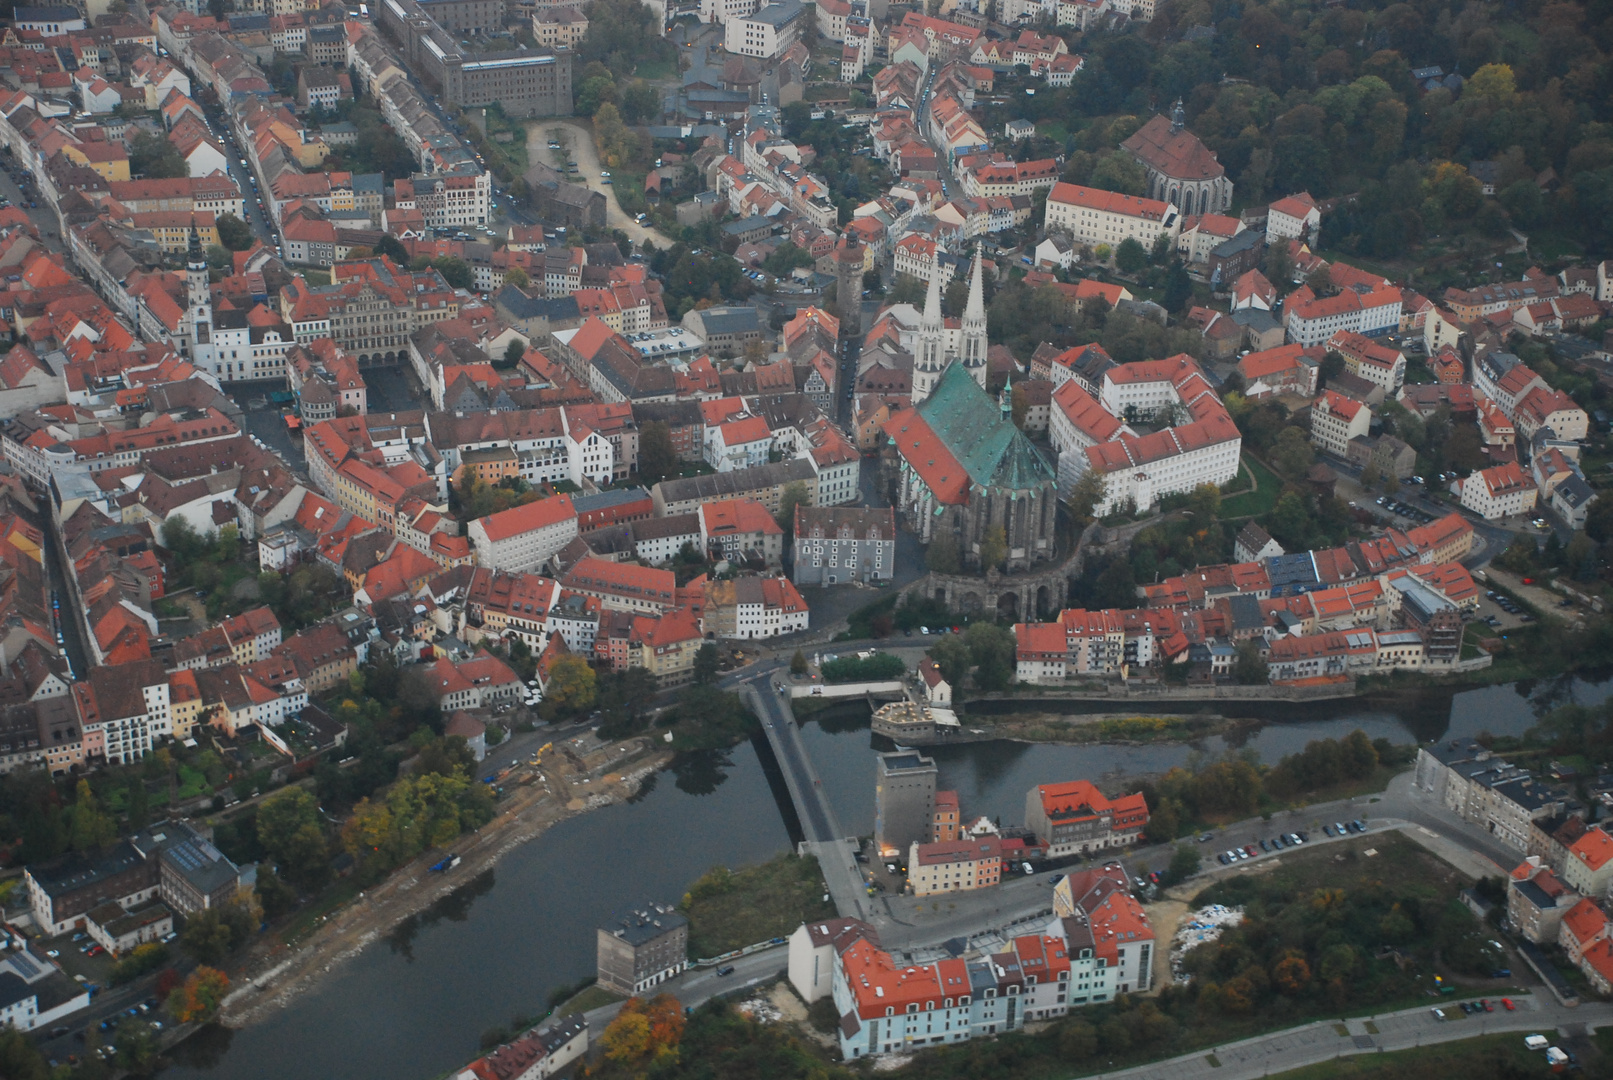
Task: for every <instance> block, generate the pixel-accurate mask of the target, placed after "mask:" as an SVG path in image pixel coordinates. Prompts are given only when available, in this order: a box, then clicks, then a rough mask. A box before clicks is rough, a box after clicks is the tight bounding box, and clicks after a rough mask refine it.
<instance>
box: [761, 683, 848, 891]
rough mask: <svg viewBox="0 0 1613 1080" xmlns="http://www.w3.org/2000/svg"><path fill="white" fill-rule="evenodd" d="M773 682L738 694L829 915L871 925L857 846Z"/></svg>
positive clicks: (792, 715)
mask: <svg viewBox="0 0 1613 1080" xmlns="http://www.w3.org/2000/svg"><path fill="white" fill-rule="evenodd" d="M773 680H774V676H773V675H771V674H763V675H758V676H756V677H754V678H751V679H748V680H746V681H745V682H744V683H742V684H741V686H742V691H741V692H742V693H743V694H744V695H745V696H746V697H748V698H749V699H750V703H751V705H752V707H753V708H754V709H755V710H756V715H757V716H758V717H760V718H761V721H762V730H763V731H764V732H766V733H767V741H768V744H769V745H771V746H772V748H773V756H774V757H775V758H777V759H778V764H779V771H780V772H781V773H783V774H784V783H785V786H786V787H787V788H788V789H789V792H790V801H791V802H793V803H794V804H795V813H796V816H797V817H798V818H800V820H801V832H802V836H803V839H804V840H805V846H806V848H807V849H808V850H810V851H811V852H812V853H813V854H814V855H816V856H817V857H818V865H819V867H820V868H821V869H822V870H823V880H824V881H825V883H827V885H828V886H829V895H830V896H832V897H833V898H834V903H835V909H836V910H837V911H839V912H840V914H842V915H851V916H855V917H857V918H859V919H870V920H871V919H872V917H873V913H874V902H873V900H872V899H871V898H870V897H869V895H868V886H867V882H866V880H865V879H864V877H863V873H862V871H861V870H860V869H858V867H857V859H856V852H857V840H856V838H855V837H848V836H847V835H846V833H845V831H844V830H842V829H841V827H840V822H839V821H838V820H836V818H835V813H834V808H833V807H831V806H830V805H829V799H828V796H827V795H825V794H824V790H823V782H822V780H821V778H820V777H819V776H818V773H817V770H816V769H814V768H813V766H812V759H811V758H810V757H808V756H807V752H806V746H805V745H804V744H803V743H802V742H801V731H800V729H799V728H798V727H797V726H796V723H795V714H794V713H793V712H792V711H791V710H790V699H789V697H788V695H787V694H785V693H780V692H779V691H777V690H775V689H774V688H773Z"/></svg>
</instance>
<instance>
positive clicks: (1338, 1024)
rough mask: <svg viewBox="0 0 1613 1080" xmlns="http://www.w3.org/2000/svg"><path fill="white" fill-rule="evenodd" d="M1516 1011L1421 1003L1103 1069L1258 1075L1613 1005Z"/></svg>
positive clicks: (1531, 1002) (1192, 1078) (1586, 1018)
mask: <svg viewBox="0 0 1613 1080" xmlns="http://www.w3.org/2000/svg"><path fill="white" fill-rule="evenodd" d="M1513 1000H1514V1001H1515V1003H1516V1004H1517V1006H1518V1008H1517V1011H1515V1012H1507V1011H1505V1010H1503V1009H1501V1008H1500V1007H1499V1006H1498V1007H1497V1009H1496V1011H1495V1012H1492V1013H1479V1014H1477V1015H1475V1016H1465V1015H1463V1013H1462V1011H1461V1009H1459V1008H1458V1007H1457V1005H1456V1003H1455V1002H1453V1001H1446V1002H1444V1003H1442V1004H1441V1005H1439V1006H1437V1007H1438V1008H1439V1009H1441V1011H1443V1012H1446V1013H1450V1014H1453V1018H1452V1019H1449V1020H1440V1019H1438V1018H1437V1017H1435V1016H1434V1013H1433V1009H1434V1008H1435V1006H1432V1005H1430V1006H1426V1007H1425V1006H1419V1007H1417V1008H1415V1009H1406V1010H1404V1011H1401V1012H1395V1013H1388V1014H1385V1015H1383V1016H1371V1017H1363V1018H1356V1019H1349V1020H1322V1021H1318V1022H1316V1023H1314V1024H1306V1025H1305V1026H1304V1027H1297V1028H1289V1029H1287V1030H1285V1031H1275V1032H1272V1033H1271V1034H1269V1035H1258V1036H1256V1037H1255V1038H1252V1039H1244V1040H1242V1041H1240V1042H1235V1043H1228V1044H1227V1045H1225V1046H1215V1047H1209V1048H1206V1049H1204V1050H1200V1051H1197V1052H1195V1053H1192V1054H1184V1055H1182V1056H1181V1057H1176V1058H1171V1059H1170V1060H1168V1061H1156V1062H1154V1063H1152V1064H1149V1065H1139V1066H1137V1067H1136V1068H1132V1069H1124V1070H1121V1071H1118V1072H1112V1073H1102V1074H1100V1075H1101V1080H1196V1078H1199V1077H1203V1078H1209V1077H1212V1076H1213V1077H1214V1078H1215V1080H1254V1078H1256V1077H1262V1076H1271V1075H1276V1074H1278V1073H1284V1072H1288V1071H1290V1070H1292V1069H1299V1068H1303V1067H1305V1066H1307V1065H1315V1064H1317V1063H1319V1062H1323V1061H1331V1060H1332V1059H1334V1058H1340V1057H1349V1056H1354V1055H1356V1054H1376V1053H1382V1052H1385V1051H1394V1050H1410V1049H1413V1048H1415V1047H1418V1046H1423V1045H1425V1044H1426V1045H1434V1044H1437V1043H1449V1042H1460V1041H1461V1040H1463V1039H1471V1038H1475V1037H1477V1036H1479V1035H1493V1034H1495V1033H1497V1032H1506V1031H1516V1032H1519V1033H1520V1034H1532V1033H1536V1032H1538V1033H1540V1034H1542V1035H1546V1036H1547V1037H1551V1034H1552V1033H1553V1032H1555V1031H1556V1030H1557V1029H1558V1027H1560V1026H1562V1025H1565V1024H1575V1025H1580V1024H1583V1025H1584V1026H1585V1030H1586V1031H1587V1032H1590V1031H1594V1030H1595V1029H1596V1028H1599V1027H1602V1026H1604V1025H1606V1024H1609V1023H1613V1005H1608V1004H1596V1005H1583V1006H1581V1007H1579V1008H1577V1009H1568V1008H1564V1007H1563V1006H1561V1005H1559V1004H1557V1003H1556V1002H1555V1001H1553V1000H1551V999H1550V998H1547V997H1541V996H1537V995H1528V996H1523V997H1518V998H1515V999H1513Z"/></svg>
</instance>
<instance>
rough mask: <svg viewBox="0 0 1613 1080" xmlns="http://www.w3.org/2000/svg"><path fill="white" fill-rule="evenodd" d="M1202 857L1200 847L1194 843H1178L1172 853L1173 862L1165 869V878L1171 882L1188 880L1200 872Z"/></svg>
mask: <svg viewBox="0 0 1613 1080" xmlns="http://www.w3.org/2000/svg"><path fill="white" fill-rule="evenodd" d="M1200 861H1201V860H1200V857H1199V852H1198V849H1197V848H1195V847H1194V846H1193V845H1192V844H1177V845H1176V850H1175V852H1173V853H1172V854H1171V864H1170V866H1169V868H1167V869H1166V871H1165V875H1164V876H1165V880H1166V882H1167V883H1169V884H1172V885H1174V884H1176V883H1177V882H1179V881H1186V880H1187V879H1188V878H1190V877H1192V876H1193V875H1194V874H1196V873H1198V872H1199V863H1200Z"/></svg>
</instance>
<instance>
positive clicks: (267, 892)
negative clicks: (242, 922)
mask: <svg viewBox="0 0 1613 1080" xmlns="http://www.w3.org/2000/svg"><path fill="white" fill-rule="evenodd" d="M253 891H254V892H256V893H257V897H258V904H259V906H260V907H262V908H263V916H264V918H266V919H278V918H280V917H281V916H282V915H289V914H290V913H291V911H292V909H293V908H295V907H296V906H297V890H295V889H293V888H292V887H291V886H290V885H288V884H286V881H285V879H284V878H282V877H281V876H280V875H279V874H278V873H276V872H274V871H272V870H270V869H269V868H268V867H259V868H258V884H257V888H256V889H254V890H253Z"/></svg>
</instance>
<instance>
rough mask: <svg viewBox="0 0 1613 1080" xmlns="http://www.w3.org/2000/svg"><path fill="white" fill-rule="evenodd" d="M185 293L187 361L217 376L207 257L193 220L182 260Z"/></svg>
mask: <svg viewBox="0 0 1613 1080" xmlns="http://www.w3.org/2000/svg"><path fill="white" fill-rule="evenodd" d="M185 292H186V312H185V322H186V336H187V337H188V338H189V345H190V361H191V363H193V364H195V365H196V366H197V367H198V368H200V369H201V370H203V371H206V372H208V373H209V374H212V375H218V374H219V373H220V372H219V370H218V362H217V357H216V356H215V353H214V347H213V292H212V287H211V286H210V285H209V283H208V280H207V256H205V255H203V254H202V238H201V236H200V235H199V234H198V233H197V232H196V222H195V220H194V219H192V220H191V225H190V251H189V253H188V254H187V255H186V257H185ZM231 374H233V373H231Z"/></svg>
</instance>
